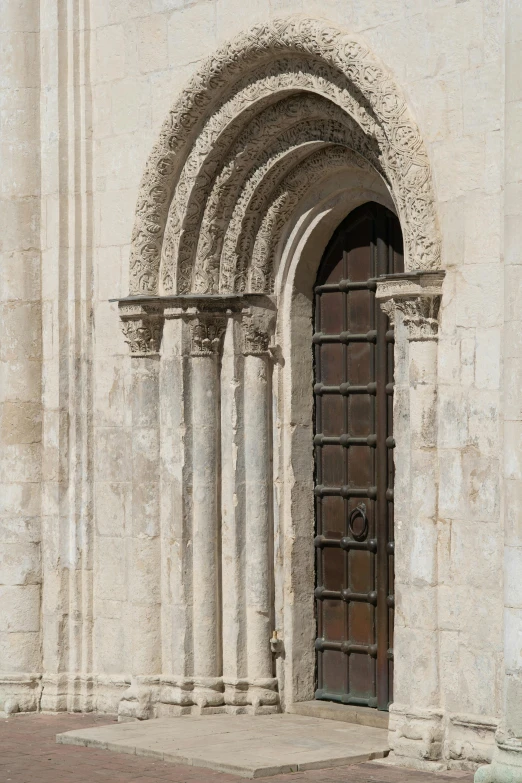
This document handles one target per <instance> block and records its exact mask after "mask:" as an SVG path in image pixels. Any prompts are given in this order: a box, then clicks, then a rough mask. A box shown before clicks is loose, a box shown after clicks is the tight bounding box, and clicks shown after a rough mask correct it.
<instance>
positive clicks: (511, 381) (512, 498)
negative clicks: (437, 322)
mask: <svg viewBox="0 0 522 783" xmlns="http://www.w3.org/2000/svg"><path fill="white" fill-rule="evenodd" d="M504 9H505V15H506V16H505V25H504V28H505V46H506V49H505V115H504V116H505V134H504V188H503V192H504V350H503V380H502V384H503V389H504V394H503V404H504V411H503V413H504V433H503V434H504V437H503V452H504V453H503V478H504V677H503V700H502V713H501V719H500V724H499V727H498V730H497V733H496V736H495V740H496V747H495V750H494V754H493V760H492V763H491V764H490V765H488V766H485V767H481V768H480V769H478V770H477V772H476V774H475V783H522V643H521V640H522V589H521V585H522V503H521V498H522V445H521V444H522V438H521V436H522V413H521V411H522V408H521V405H520V377H521V369H522V347H521V343H520V339H519V335H520V332H521V329H522V316H521V315H520V294H519V291H520V286H521V284H522V250H521V245H520V227H521V225H522V206H521V201H520V197H519V194H520V192H521V188H522V169H521V166H520V161H521V154H522V153H521V151H520V137H521V134H522V95H521V92H520V67H519V64H518V62H517V58H518V56H519V51H520V45H521V44H520V42H521V40H522V16H521V14H520V9H519V4H518V3H509V2H508V3H505V4H504Z"/></svg>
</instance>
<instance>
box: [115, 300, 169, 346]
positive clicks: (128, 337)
mask: <svg viewBox="0 0 522 783" xmlns="http://www.w3.org/2000/svg"><path fill="white" fill-rule="evenodd" d="M119 311H120V320H121V325H122V330H123V335H124V339H125V342H126V343H127V345H128V346H129V349H130V354H131V356H135V357H140V356H155V355H157V354H158V353H159V349H160V345H161V337H162V334H163V323H164V318H163V311H162V309H161V308H159V307H157V306H156V305H154V304H150V305H148V304H147V305H145V304H138V303H136V304H124V305H120V307H119Z"/></svg>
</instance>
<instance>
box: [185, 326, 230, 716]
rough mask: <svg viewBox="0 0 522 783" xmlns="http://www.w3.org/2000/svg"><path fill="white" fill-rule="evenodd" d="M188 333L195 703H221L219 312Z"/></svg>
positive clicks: (214, 704)
mask: <svg viewBox="0 0 522 783" xmlns="http://www.w3.org/2000/svg"><path fill="white" fill-rule="evenodd" d="M189 325H190V330H191V340H192V345H191V419H192V422H191V423H192V503H193V507H192V568H193V642H194V644H193V660H194V686H195V697H194V698H195V701H196V703H197V705H198V706H199V707H206V706H217V705H219V704H222V703H223V694H222V685H221V673H222V649H221V586H220V547H219V543H220V354H221V345H222V338H223V334H224V332H225V325H226V316H225V315H224V314H223V313H199V314H198V315H197V316H195V317H193V318H191V319H190V320H189Z"/></svg>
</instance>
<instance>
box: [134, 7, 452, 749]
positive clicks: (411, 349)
mask: <svg viewBox="0 0 522 783" xmlns="http://www.w3.org/2000/svg"><path fill="white" fill-rule="evenodd" d="M325 183H334V184H332V185H331V188H332V193H331V194H330V195H331V199H333V202H335V203H337V206H336V207H335V208H334V207H332V208H330V207H325V208H324V210H323V213H321V215H322V216H321V215H319V216H317V215H316V212H317V210H315V207H314V208H311V209H308V208H305V207H304V206H303V205H306V204H310V203H312V205H313V204H314V203H315V205H316V206H317V205H318V204H319V201H320V199H321V198H322V196H320V193H321V188H322V187H323V185H324V187H325V188H326V189H327V184H325ZM335 183H337V184H335ZM350 189H351V190H350ZM347 194H348V195H347ZM328 198H330V197H328ZM374 198H375V199H377V200H381V201H382V202H383V203H386V204H387V205H388V206H389V207H390V208H392V209H394V210H395V212H396V213H397V215H398V216H399V218H400V221H401V226H402V230H403V235H404V241H405V268H406V270H407V271H406V273H405V275H403V276H400V277H399V279H393V280H392V279H386V280H382V281H381V280H379V281H378V283H377V296H378V297H379V298H380V299H381V300H382V302H383V303H384V306H385V307H386V308H387V311H388V312H389V313H390V314H391V315H396V316H397V326H398V328H397V335H398V337H397V340H398V346H397V372H398V377H399V385H400V405H401V414H400V415H401V419H402V421H403V422H405V424H404V425H403V426H402V429H400V432H398V443H397V454H398V455H399V459H401V460H402V461H403V462H402V465H401V464H399V463H398V464H397V472H398V479H399V480H398V491H399V494H401V493H402V494H401V496H400V497H399V498H398V500H397V501H396V502H397V503H398V507H399V509H400V514H401V520H402V524H403V528H402V533H401V535H407V534H408V531H411V528H412V526H413V525H414V524H416V522H415V520H414V519H413V514H412V512H411V509H410V507H409V505H408V504H409V499H410V495H411V491H410V486H409V483H408V482H409V481H410V473H409V472H408V473H406V471H410V470H414V471H415V470H417V469H418V470H419V471H422V470H424V464H425V462H423V460H425V458H426V453H427V452H428V451H429V450H431V449H432V448H433V447H434V443H433V432H432V431H431V430H430V432H429V433H426V431H425V429H421V431H419V432H417V431H416V430H415V427H417V424H418V423H419V422H422V426H423V427H424V423H425V422H426V421H427V420H430V417H431V419H432V418H433V411H434V410H435V407H434V406H435V403H436V387H435V381H434V378H435V373H436V361H437V358H436V357H437V354H436V339H437V326H438V322H437V314H438V304H439V302H440V293H441V282H442V277H443V274H442V273H441V272H440V250H441V249H440V237H439V231H438V225H437V220H436V214H435V205H434V197H433V188H432V181H431V175H430V168H429V164H428V158H427V154H426V151H425V148H424V145H423V143H422V139H421V137H420V134H419V131H418V128H417V126H416V125H415V123H414V121H413V119H412V117H411V115H410V113H409V111H408V108H407V106H406V103H405V101H404V98H403V97H402V95H401V94H400V92H399V90H398V89H397V88H396V86H395V85H394V83H393V80H392V79H391V77H390V75H389V74H388V73H387V72H386V70H385V68H384V67H383V66H382V65H381V64H380V63H379V62H378V61H377V59H376V58H375V57H374V56H373V55H372V53H371V52H370V50H369V49H368V47H367V46H366V45H365V44H364V43H363V42H362V41H359V40H356V39H355V38H353V37H352V36H351V35H349V34H348V33H346V32H345V31H343V30H340V29H338V28H335V27H332V26H331V25H329V24H328V23H326V22H323V21H320V20H313V19H308V18H303V17H291V18H288V19H281V20H276V21H274V22H272V23H270V24H263V25H258V26H257V27H255V28H253V29H252V30H250V31H249V32H247V33H245V34H244V35H242V36H240V37H238V38H236V39H235V40H233V41H232V42H230V43H228V44H227V45H226V46H224V47H223V48H222V49H220V50H218V51H217V52H216V53H215V54H214V55H213V56H212V57H210V58H209V59H208V60H207V61H206V62H205V63H204V64H203V66H202V67H201V68H200V69H199V71H198V72H197V73H196V75H195V76H194V77H193V78H192V80H191V81H190V83H189V85H188V86H187V88H186V89H185V90H184V91H183V93H182V94H181V96H180V98H179V99H178V100H177V102H176V103H175V105H174V107H173V109H172V110H171V112H170V113H169V116H168V118H167V120H166V121H165V124H164V126H163V128H162V130H161V133H160V138H159V140H158V142H157V144H156V145H155V147H154V149H153V152H152V154H151V156H150V158H149V160H148V162H147V165H146V170H145V174H144V177H143V180H142V183H141V187H140V194H139V199H138V205H137V209H136V220H135V226H134V231H133V237H132V251H131V258H130V296H129V297H128V298H126V299H124V300H120V303H119V307H120V315H121V319H122V321H123V326H124V332H125V338H126V340H127V342H128V343H129V346H130V351H131V356H132V357H133V361H132V374H133V381H132V383H131V384H130V387H131V389H132V390H133V392H132V393H133V401H132V412H133V417H135V422H136V425H135V426H136V428H137V429H136V438H135V445H134V446H133V448H134V451H135V452H136V460H137V463H138V462H139V464H142V463H143V464H144V465H146V467H147V473H146V476H145V479H144V481H145V480H146V481H148V482H150V476H151V475H153V476H154V477H155V478H154V482H156V483H155V484H154V487H155V488H156V489H157V488H158V487H159V492H160V493H161V530H162V533H161V552H160V553H159V554H158V552H157V551H156V552H152V550H150V551H149V553H148V555H147V556H148V557H149V560H148V561H147V562H146V563H145V561H144V558H145V555H144V554H143V553H139V557H140V558H141V559H140V560H139V564H138V561H137V567H140V568H142V569H143V568H145V569H150V570H152V571H153V570H154V569H156V570H157V569H158V568H159V567H160V564H162V566H161V573H162V577H161V579H162V584H161V589H160V591H159V592H160V593H161V595H160V597H159V598H158V589H157V588H154V589H153V588H152V587H151V588H150V595H149V596H147V595H145V592H146V591H144V594H143V595H142V596H140V600H141V602H142V603H144V604H147V605H148V606H149V611H148V614H147V621H148V622H149V623H150V624H151V626H154V628H155V629H156V630H155V633H156V637H154V636H153V635H151V636H150V638H151V639H153V640H154V638H158V639H159V638H161V643H159V642H158V644H159V645H160V646H159V648H158V644H156V646H154V644H152V643H151V644H150V645H149V646H148V647H147V651H146V654H145V652H143V654H142V655H141V658H140V670H139V671H136V672H133V677H134V680H133V685H132V688H131V689H130V690H129V692H128V693H127V694H126V696H125V698H124V699H123V700H122V702H121V705H120V712H121V713H122V714H124V715H133V716H137V717H141V718H143V717H147V716H149V715H153V714H156V715H158V714H165V713H168V712H173V711H174V712H177V713H179V712H186V711H193V710H200V711H204V710H207V709H212V710H216V709H224V710H227V711H229V712H234V711H252V712H266V711H274V710H277V709H280V708H281V707H283V708H285V707H287V706H288V705H290V704H291V703H292V702H295V701H299V700H302V699H305V698H310V695H311V692H313V689H312V685H313V670H312V669H311V668H310V663H309V661H310V660H313V650H311V649H309V647H310V645H309V641H310V638H309V637H310V633H309V630H310V628H311V627H312V624H313V605H312V591H313V579H312V580H310V578H309V577H310V567H309V564H308V566H306V567H305V568H303V567H302V563H303V544H302V542H303V541H307V540H308V539H307V536H309V535H311V534H310V530H312V528H313V512H311V516H310V509H311V508H312V504H311V503H310V493H311V492H312V485H311V483H310V482H309V481H308V478H309V477H308V475H305V473H306V470H308V468H306V467H305V468H303V465H305V463H306V464H308V462H310V460H308V457H307V456H306V455H307V449H308V446H307V443H308V441H307V438H309V430H310V422H311V419H310V416H311V414H310V413H309V411H310V410H311V408H310V405H309V402H310V401H311V388H312V386H311V359H310V357H308V358H306V357H305V358H304V359H303V354H302V351H300V348H301V347H302V346H303V345H304V343H301V342H300V340H301V339H304V340H305V342H306V340H308V337H307V334H308V332H307V330H311V320H310V316H311V290H312V285H313V280H315V271H314V264H316V266H315V269H316V268H317V264H318V263H319V260H320V257H321V255H322V251H323V249H324V246H325V245H326V242H327V241H328V239H329V234H328V231H330V234H331V229H333V225H332V226H330V228H329V223H328V220H329V218H328V215H330V216H338V218H339V219H342V217H344V216H345V214H346V210H348V211H349V210H350V209H352V208H353V207H354V206H357V205H358V204H359V203H362V202H361V199H363V201H364V200H365V199H366V200H372V199H374ZM326 200H327V201H328V199H326ZM333 202H332V203H333ZM325 203H326V202H325ZM318 208H319V207H318ZM314 210H315V211H314ZM342 210H345V211H344V213H343V212H342ZM319 211H320V210H319ZM325 216H326V217H325ZM314 221H315V222H314ZM314 226H315V227H314ZM318 226H319V229H320V230H318V232H317V231H316V228H317V227H318ZM318 237H319V238H318ZM312 245H314V247H315V249H314V250H313V252H312V251H311V250H310V248H311V247H312ZM307 258H308V260H307ZM305 267H306V269H307V270H308V271H306V272H304V271H303V270H304V269H305ZM298 278H299V280H300V281H301V282H296V281H297V280H298ZM298 289H299V290H298ZM296 291H297V293H298V296H295V294H296ZM299 297H301V300H302V307H301V310H300V313H299V314H297V312H296V307H295V303H296V302H297V300H298V299H299ZM303 335H304V337H302V336H303ZM410 344H411V345H410ZM159 359H160V360H159ZM410 362H411V363H415V366H416V368H417V369H416V370H415V372H416V373H417V375H416V376H415V380H414V382H412V383H411V384H410V370H409V366H410ZM298 365H299V366H298ZM419 367H421V368H423V376H422V379H421V380H419V377H418V368H419ZM299 384H301V385H299ZM309 397H310V399H308V398H309ZM151 399H153V400H156V401H157V404H156V407H155V406H154V404H151V402H150V401H151ZM133 421H134V419H133ZM144 422H145V423H144ZM410 422H411V426H410ZM133 426H134V424H133ZM144 428H145V429H146V430H147V433H146V436H145V434H144ZM299 428H301V429H300V430H299ZM423 439H424V440H423ZM151 443H154V444H155V445H154V449H151ZM173 444H175V445H173ZM299 444H301V445H299ZM412 444H413V446H412ZM419 444H420V445H419ZM140 450H143V455H142V456H141V452H140ZM133 453H134V452H133ZM310 453H311V441H310ZM303 454H304V457H303ZM282 455H283V456H282ZM285 460H286V462H285ZM307 460H308V462H307ZM278 461H279V464H280V465H281V464H283V463H284V465H285V466H286V467H284V468H283V469H282V471H281V473H280V477H279V478H278V479H277V481H275V479H274V475H275V474H274V467H273V466H274V465H275V464H276V463H277V462H278ZM417 463H418V465H417ZM403 466H404V470H402V467H403ZM401 471H402V473H401ZM300 472H301V474H300ZM401 475H402V484H401V481H400V478H401ZM435 480H436V479H435V476H434V477H433V481H434V482H435ZM274 484H275V491H274ZM281 485H286V487H285V486H281ZM151 486H152V485H151ZM152 491H153V490H152V489H151V492H152ZM285 492H286V500H285V499H281V497H282V495H284V493H285ZM278 493H279V494H278ZM433 494H434V495H435V494H436V492H434V493H433ZM149 499H150V496H149V495H147V493H144V491H143V487H142V486H141V485H140V484H139V481H138V482H136V486H134V485H133V510H134V513H135V514H139V513H140V504H141V505H142V506H143V509H144V514H145V513H146V504H147V502H148V500H149ZM401 503H402V505H401ZM285 504H286V505H285ZM297 508H299V509H301V510H300V511H299V514H300V522H297V521H296V516H297V512H296V511H295V509H297ZM279 516H280V517H284V518H285V524H286V525H287V526H288V529H287V531H286V533H285V536H284V537H283V538H284V541H283V544H282V549H278V545H277V541H275V540H274V537H273V530H274V526H275V522H276V519H277V518H278V517H279ZM310 541H311V538H310ZM282 550H285V551H282ZM136 557H137V558H138V554H137V555H136ZM305 557H308V555H305ZM299 558H301V560H299ZM401 566H403V571H402V572H401V571H400V569H401ZM278 569H280V571H281V574H282V575H278ZM407 570H408V567H407V564H406V563H402V564H401V561H400V558H399V575H400V578H401V579H402V582H403V584H407V581H408V574H407ZM312 571H313V566H312ZM309 583H310V584H309ZM309 588H310V590H309ZM308 590H309V594H308V593H307V594H306V597H305V598H304V599H302V597H301V596H300V595H299V593H303V591H304V592H305V593H306V591H308ZM276 594H279V596H280V601H279V605H280V607H281V606H283V604H284V611H282V612H280V613H279V616H278V614H277V611H276V610H275V609H274V595H276ZM434 600H435V598H434ZM276 603H277V602H276ZM283 615H284V617H283ZM151 618H153V619H152V620H151ZM285 618H286V619H285ZM304 625H306V626H307V630H303V626H304ZM276 632H277V633H276ZM274 633H275V635H273V634H274ZM281 633H282V634H283V635H284V639H281V638H280V636H281ZM277 634H279V636H278V635H277ZM398 636H399V643H398V649H399V651H401V638H400V631H399V632H398ZM271 637H272V643H271V644H270V638H271ZM404 639H406V637H404ZM404 643H406V642H404ZM158 649H159V650H160V651H159V652H158ZM147 656H148V658H147ZM406 660H407V656H406V657H405V658H404V661H406ZM404 666H406V663H405V664H404ZM398 671H399V673H400V672H401V668H400V666H399V668H398ZM400 676H402V675H401V674H399V677H400ZM409 681H410V682H411V677H410V679H409ZM399 685H400V683H399ZM436 687H437V686H436V684H435V685H434V686H433V688H434V689H435V690H436ZM418 690H419V693H420V692H421V690H422V687H421V685H420V684H419V689H418ZM425 690H426V688H425ZM432 690H433V689H432ZM396 692H398V693H399V694H401V693H403V692H404V691H401V689H400V687H398V688H397V690H396ZM430 694H431V691H430ZM404 698H405V701H404V700H403V701H404V703H402V704H399V703H398V704H397V706H396V710H395V713H394V724H393V725H394V727H395V729H396V736H397V737H399V738H401V737H403V734H401V731H402V729H401V726H403V725H404V724H405V723H407V722H408V721H409V720H410V718H409V715H410V713H411V704H410V701H409V697H408V698H406V697H404ZM418 701H419V703H420V707H419V709H421V708H422V709H421V712H422V710H423V709H424V712H422V716H424V714H425V713H426V714H429V721H428V723H429V725H428V726H427V728H426V731H425V732H424V734H425V736H426V741H425V744H426V753H427V754H430V753H432V752H433V748H432V745H433V743H434V742H435V740H433V738H434V737H435V738H436V737H437V736H438V735H437V727H436V725H435V724H436V720H437V719H436V718H434V719H433V720H434V721H435V724H434V725H435V728H434V725H432V724H433V721H432V713H431V712H430V709H431V707H432V699H431V695H430V696H429V697H427V698H426V699H425V698H424V697H423V696H422V695H421V696H420V697H419V699H418ZM426 710H427V712H426ZM422 716H421V717H422ZM422 720H424V717H422ZM430 721H431V722H430ZM423 736H424V735H423ZM423 741H424V740H423ZM401 743H402V744H401ZM395 747H396V751H397V752H398V753H403V754H405V755H408V752H409V750H408V747H407V743H405V741H404V740H403V739H401V740H400V741H399V742H395ZM414 752H415V753H417V748H414Z"/></svg>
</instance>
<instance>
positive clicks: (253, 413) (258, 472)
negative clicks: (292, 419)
mask: <svg viewBox="0 0 522 783" xmlns="http://www.w3.org/2000/svg"><path fill="white" fill-rule="evenodd" d="M269 342H270V333H269V328H268V324H267V323H266V322H263V320H259V319H257V318H256V317H255V316H254V315H247V316H246V317H245V319H244V322H243V353H244V374H243V395H244V417H245V421H244V453H245V551H246V564H245V565H246V573H247V579H246V642H247V645H246V646H247V670H248V678H249V680H250V681H251V682H252V681H257V680H262V679H266V678H270V677H272V653H271V650H270V635H271V630H272V623H273V618H272V606H273V598H272V592H273V591H272V582H273V577H272V568H271V564H270V551H271V546H270V538H271V524H270V522H271V518H272V514H271V508H272V496H271V495H272V485H273V482H272V480H271V432H270V430H271V426H270V422H271V415H270V411H271V377H270V376H271V361H270V354H269V352H268V345H269Z"/></svg>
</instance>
